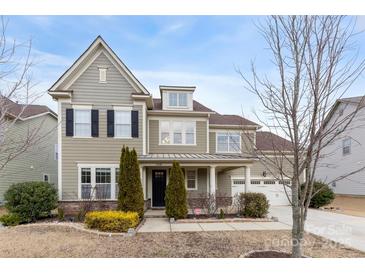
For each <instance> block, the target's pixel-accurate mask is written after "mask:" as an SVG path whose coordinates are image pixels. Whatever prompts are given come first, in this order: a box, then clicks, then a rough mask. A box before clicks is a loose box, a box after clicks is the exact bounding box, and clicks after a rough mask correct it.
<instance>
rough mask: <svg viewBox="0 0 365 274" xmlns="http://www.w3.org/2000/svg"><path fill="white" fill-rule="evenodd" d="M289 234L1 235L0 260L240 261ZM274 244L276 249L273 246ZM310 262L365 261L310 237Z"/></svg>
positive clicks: (50, 230)
mask: <svg viewBox="0 0 365 274" xmlns="http://www.w3.org/2000/svg"><path fill="white" fill-rule="evenodd" d="M289 243H290V232H289V231H232V232H189V233H181V232H180V233H138V234H137V235H136V236H135V237H123V236H113V237H107V236H97V235H95V234H89V233H85V232H81V231H77V230H75V229H73V228H68V227H58V226H17V227H12V228H6V229H1V230H0V257H239V256H240V255H241V254H244V253H246V252H248V251H251V250H255V249H270V248H273V249H276V250H283V251H289V249H290V248H289ZM278 244H279V246H278ZM304 253H305V255H306V256H310V257H365V253H363V252H360V251H356V250H353V249H350V248H346V247H343V246H339V245H335V244H334V243H332V242H328V241H325V240H324V239H322V238H319V237H317V236H313V235H306V237H305V252H304Z"/></svg>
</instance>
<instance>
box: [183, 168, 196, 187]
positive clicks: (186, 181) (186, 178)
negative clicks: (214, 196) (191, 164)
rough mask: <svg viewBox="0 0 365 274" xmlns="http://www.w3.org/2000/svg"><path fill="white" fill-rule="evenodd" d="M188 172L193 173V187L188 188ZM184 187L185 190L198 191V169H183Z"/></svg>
mask: <svg viewBox="0 0 365 274" xmlns="http://www.w3.org/2000/svg"><path fill="white" fill-rule="evenodd" d="M188 171H194V173H195V187H194V188H189V187H188ZM185 187H186V190H198V169H197V168H185Z"/></svg>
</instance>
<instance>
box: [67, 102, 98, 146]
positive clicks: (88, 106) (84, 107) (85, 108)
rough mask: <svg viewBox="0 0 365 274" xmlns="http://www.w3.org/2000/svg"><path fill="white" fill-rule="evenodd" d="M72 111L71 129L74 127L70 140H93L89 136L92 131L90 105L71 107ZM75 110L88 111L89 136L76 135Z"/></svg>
mask: <svg viewBox="0 0 365 274" xmlns="http://www.w3.org/2000/svg"><path fill="white" fill-rule="evenodd" d="M72 109H73V112H74V120H73V127H74V134H73V136H72V138H82V139H83V138H94V137H92V136H91V130H92V121H91V109H92V106H91V105H72ZM76 110H88V111H89V115H90V132H89V134H90V135H89V136H79V135H76Z"/></svg>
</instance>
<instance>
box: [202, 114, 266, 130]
mask: <svg viewBox="0 0 365 274" xmlns="http://www.w3.org/2000/svg"><path fill="white" fill-rule="evenodd" d="M209 124H211V125H234V126H257V127H259V126H260V125H258V124H256V123H255V122H252V121H250V120H248V119H246V118H243V117H242V116H239V115H226V114H219V113H215V114H212V115H210V118H209Z"/></svg>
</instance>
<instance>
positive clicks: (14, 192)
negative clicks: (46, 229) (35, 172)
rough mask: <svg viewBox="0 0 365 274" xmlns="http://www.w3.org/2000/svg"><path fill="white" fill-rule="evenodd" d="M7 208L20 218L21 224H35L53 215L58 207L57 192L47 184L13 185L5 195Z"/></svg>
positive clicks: (26, 183) (25, 183) (28, 183)
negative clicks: (38, 220) (52, 211)
mask: <svg viewBox="0 0 365 274" xmlns="http://www.w3.org/2000/svg"><path fill="white" fill-rule="evenodd" d="M4 199H5V207H6V209H8V211H9V212H10V213H14V214H17V215H18V216H19V217H20V223H29V222H33V221H35V220H37V219H39V218H41V217H47V216H50V215H51V210H53V209H55V208H56V207H57V191H56V189H55V188H54V187H53V186H52V185H50V184H49V183H46V182H24V183H18V184H14V185H11V186H10V187H9V188H8V190H7V191H6V192H5V194H4Z"/></svg>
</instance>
